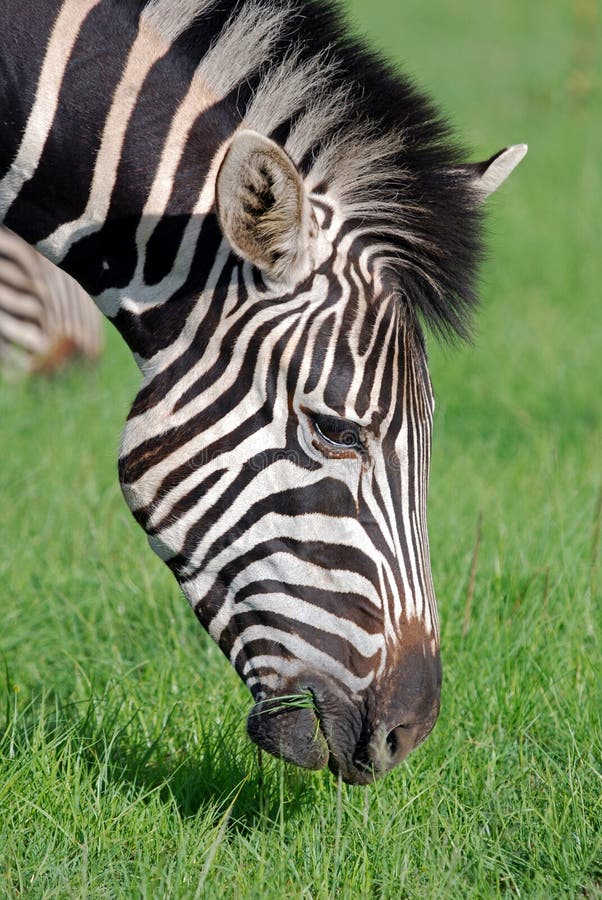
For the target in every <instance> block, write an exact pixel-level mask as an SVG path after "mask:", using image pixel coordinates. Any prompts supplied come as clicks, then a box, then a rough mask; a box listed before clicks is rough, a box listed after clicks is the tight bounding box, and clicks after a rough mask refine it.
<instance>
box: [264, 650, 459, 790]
mask: <svg viewBox="0 0 602 900" xmlns="http://www.w3.org/2000/svg"><path fill="white" fill-rule="evenodd" d="M434 671H435V680H434V681H433V682H431V686H430V688H429V690H428V692H427V693H428V697H426V696H423V697H422V698H421V702H420V713H419V714H412V713H410V714H408V713H407V710H408V706H407V703H405V702H404V703H403V704H402V705H403V707H404V710H405V714H404V712H402V708H401V705H400V704H394V705H393V706H392V705H391V704H390V703H386V704H384V706H385V708H386V712H385V714H384V715H383V710H382V709H381V710H380V712H378V711H377V710H378V709H379V707H380V706H381V704H379V703H376V704H375V702H374V701H375V697H374V695H371V696H356V697H351V696H350V695H348V694H347V693H346V692H345V691H344V690H343V689H342V688H341V687H339V686H338V685H335V683H334V682H333V681H331V680H330V679H327V678H325V677H324V676H323V675H320V674H318V673H314V672H309V673H307V674H306V676H305V677H303V676H300V677H298V678H296V679H295V680H294V682H287V683H285V684H283V685H282V686H281V687H280V689H279V690H278V691H276V692H274V693H273V694H272V696H269V697H263V698H262V699H261V700H260V701H259V702H257V703H256V704H255V706H254V707H253V708H252V710H251V712H250V713H249V716H248V718H247V732H248V735H249V737H250V738H251V740H252V741H253V742H254V743H255V744H257V745H258V746H259V747H260V748H261V749H263V750H266V751H267V752H268V753H271V754H272V755H273V756H276V757H279V758H280V759H284V760H286V761H287V762H291V763H294V764H295V765H297V766H302V767H303V768H306V769H323V768H324V767H325V766H326V765H328V767H329V768H330V770H331V772H332V773H333V774H334V775H335V776H340V777H341V778H342V780H343V781H344V782H346V783H347V784H355V785H362V784H371V783H372V782H374V781H376V780H377V779H378V778H380V777H382V776H383V775H385V774H386V773H387V772H389V771H390V770H391V769H393V768H394V767H395V766H397V765H398V764H399V763H401V762H402V761H403V760H404V759H405V758H406V757H407V756H408V754H409V753H410V752H411V751H412V750H413V749H414V748H415V747H417V746H418V744H420V743H422V741H424V740H425V738H426V737H427V736H428V734H429V733H430V731H431V729H432V728H433V726H434V724H435V721H436V719H437V715H438V713H439V692H440V683H441V679H440V671H441V670H440V666H439V664H438V660H437V664H436V666H435V670H434ZM300 697H304V699H305V700H306V702H307V705H304V706H295V705H294V704H295V702H296V701H297V700H298V698H300ZM425 701H426V702H425ZM415 713H418V710H417V709H416V710H415Z"/></svg>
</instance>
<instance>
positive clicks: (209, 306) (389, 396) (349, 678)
mask: <svg viewBox="0 0 602 900" xmlns="http://www.w3.org/2000/svg"><path fill="white" fill-rule="evenodd" d="M522 152H523V151H522V150H521V149H518V150H517V149H511V150H509V151H506V152H505V153H502V154H501V155H499V156H498V157H495V158H494V159H493V160H491V161H490V162H489V163H488V164H484V165H483V166H481V167H474V169H469V168H466V169H464V170H462V171H460V170H458V171H457V172H456V173H455V175H454V177H455V178H456V179H457V180H459V181H460V182H462V184H465V185H468V187H466V188H465V191H468V192H469V193H470V195H471V196H473V197H478V195H479V194H482V195H485V194H486V193H488V192H490V191H491V190H493V189H494V188H495V187H496V186H497V184H498V183H499V182H500V181H501V180H503V178H504V177H505V175H506V174H507V173H508V171H509V170H510V169H511V168H512V167H513V165H514V164H516V162H517V161H518V158H519V157H520V155H521V153H522ZM215 173H216V174H215V181H214V183H215V188H214V190H215V196H214V201H215V203H214V212H213V213H211V214H210V216H209V217H208V220H207V221H210V222H211V223H212V224H211V227H212V228H214V229H217V228H219V236H220V241H221V243H220V244H219V249H218V251H217V254H216V257H215V262H214V264H213V267H212V269H211V272H210V273H209V274H208V276H207V280H206V284H205V285H204V289H203V291H202V294H201V296H200V298H199V302H198V304H197V305H196V306H195V307H194V308H192V311H191V312H190V314H189V316H188V319H187V322H186V325H185V327H184V329H183V330H182V333H181V335H180V338H179V339H178V341H177V342H176V343H175V344H174V345H172V346H171V347H170V349H169V352H164V354H163V356H162V357H161V360H160V362H158V361H157V360H156V359H155V360H151V362H150V364H149V365H148V366H147V372H146V380H145V384H144V386H143V388H142V390H141V392H140V394H139V396H138V398H137V400H136V402H135V404H134V407H133V409H132V413H131V414H130V418H129V420H128V424H127V426H126V430H125V433H124V439H123V446H122V453H121V459H120V475H121V483H122V488H123V491H124V495H125V497H126V500H127V502H128V504H129V505H130V507H131V509H132V510H133V512H134V514H135V516H136V518H137V519H138V521H139V522H140V523H141V524H142V525H143V527H144V528H145V530H146V532H147V534H148V537H149V542H150V545H151V547H152V548H153V549H154V550H155V551H156V552H157V553H158V554H159V555H160V556H161V557H162V558H163V559H164V560H165V561H166V562H167V564H168V565H169V566H170V568H171V569H172V571H173V572H174V574H175V576H176V578H177V580H178V582H179V584H180V585H181V587H182V589H183V591H184V593H185V595H186V597H187V598H188V600H189V602H190V603H191V605H192V606H193V608H194V610H195V612H196V615H197V616H198V618H199V620H200V621H201V623H202V624H203V625H204V627H205V628H206V629H207V630H208V631H209V633H210V634H211V635H212V637H213V638H214V639H215V640H216V641H217V643H218V644H219V646H220V648H221V649H222V651H223V652H224V654H225V655H226V656H227V657H228V658H229V659H230V661H231V663H232V664H233V666H234V667H235V669H236V671H237V672H238V673H239V675H240V676H241V678H242V679H243V681H244V682H245V683H246V684H247V686H248V687H249V689H250V691H251V693H252V695H253V697H254V700H255V705H254V707H253V709H252V710H251V713H250V715H249V717H248V723H247V727H248V733H249V735H250V737H251V738H252V739H253V740H254V741H255V742H256V743H257V744H258V745H259V746H260V747H263V748H265V749H266V750H268V751H269V752H271V753H273V754H275V755H277V756H280V757H283V758H284V759H286V760H289V761H292V762H294V763H297V764H298V765H301V766H305V767H308V768H315V769H318V768H321V767H323V766H325V765H326V764H327V763H328V764H329V765H330V767H331V769H332V770H333V771H334V772H335V773H340V775H341V776H342V778H343V779H344V780H345V781H347V782H350V783H364V782H368V781H371V780H372V779H373V778H375V777H378V776H379V775H381V774H383V773H385V772H387V771H388V770H390V769H391V768H392V767H393V766H395V765H396V764H397V763H399V762H400V761H401V760H403V759H404V758H405V756H407V754H408V753H409V752H410V751H411V750H412V749H413V748H414V747H415V746H416V745H417V744H419V743H420V742H421V741H423V740H424V739H425V737H426V736H427V735H428V733H429V732H430V730H431V729H432V727H433V725H434V723H435V720H436V718H437V714H438V710H439V695H440V686H441V665H440V657H439V629H438V617H437V609H436V604H435V596H434V591H433V585H432V580H431V571H430V560H429V547H428V538H427V528H426V498H427V482H428V469H429V457H430V449H431V427H432V415H433V406H434V402H433V393H432V388H431V383H430V379H429V375H428V370H427V363H426V356H425V349H424V344H423V340H422V337H421V331H420V328H419V326H418V324H417V321H416V318H415V312H414V311H413V310H412V306H411V304H410V303H409V302H408V298H407V296H406V289H407V286H406V285H404V283H403V280H402V279H401V278H400V276H399V274H398V273H395V272H393V271H392V270H391V269H390V267H389V265H388V257H387V253H386V252H385V250H384V249H383V248H384V247H385V246H386V245H385V244H384V243H379V242H375V241H374V238H373V237H371V236H370V235H369V234H367V233H366V229H365V228H364V226H363V221H362V219H361V218H358V219H357V220H355V221H353V220H350V219H349V218H348V217H347V218H345V217H344V216H343V215H342V214H341V212H340V210H339V209H338V208H337V205H336V203H335V202H333V201H332V199H331V198H329V195H328V192H326V193H324V192H321V191H320V190H319V189H313V190H312V189H311V188H310V186H309V185H308V183H307V179H305V178H304V177H303V176H302V175H301V174H300V171H299V169H298V168H297V166H296V165H295V164H294V163H293V162H292V161H291V159H290V158H289V156H288V155H287V154H286V153H285V152H284V150H283V149H282V148H281V147H280V146H279V145H278V144H276V143H275V142H274V141H272V140H270V139H268V138H265V137H262V136H260V135H259V134H257V133H256V132H253V131H250V130H244V129H243V130H239V131H238V132H236V133H235V135H234V137H233V138H232V139H231V140H230V141H229V142H227V143H226V145H225V147H224V148H223V149H222V151H221V153H219V154H218V157H217V162H216V165H215Z"/></svg>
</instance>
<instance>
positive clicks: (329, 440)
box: [307, 410, 367, 459]
mask: <svg viewBox="0 0 602 900" xmlns="http://www.w3.org/2000/svg"><path fill="white" fill-rule="evenodd" d="M307 417H308V419H309V423H310V426H311V430H312V433H313V435H314V439H315V440H314V446H316V444H318V445H319V449H320V450H321V451H322V452H323V453H324V454H325V455H326V456H329V457H331V458H335V459H336V458H340V457H341V456H342V457H348V456H349V455H350V454H351V453H353V454H361V455H365V454H366V453H367V449H366V444H365V439H364V434H363V428H362V426H361V425H358V424H357V423H356V422H351V421H350V420H349V419H339V418H337V417H335V416H325V415H322V414H321V413H315V412H310V411H309V410H308V411H307Z"/></svg>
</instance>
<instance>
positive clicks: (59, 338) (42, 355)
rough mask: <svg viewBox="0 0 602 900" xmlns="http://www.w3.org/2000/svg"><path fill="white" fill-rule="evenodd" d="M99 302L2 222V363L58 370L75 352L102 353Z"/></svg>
mask: <svg viewBox="0 0 602 900" xmlns="http://www.w3.org/2000/svg"><path fill="white" fill-rule="evenodd" d="M102 346H103V325H102V316H101V314H100V312H99V311H98V308H97V307H96V306H95V305H94V304H93V303H92V301H91V300H90V298H89V297H88V296H87V295H86V294H85V292H84V291H83V290H82V289H81V288H80V286H79V285H78V284H77V282H75V281H74V280H73V279H72V278H70V277H69V276H68V275H66V274H65V273H64V272H62V271H61V270H60V269H58V268H57V267H56V266H55V265H53V264H52V263H50V262H49V261H48V260H47V259H46V258H45V257H43V256H41V255H40V254H39V253H37V252H36V251H35V250H34V249H33V248H32V247H30V246H29V245H28V244H26V243H25V242H24V241H23V240H22V239H21V238H19V237H17V235H15V234H13V233H12V232H10V231H8V230H7V229H6V228H0V365H1V366H2V368H4V369H6V370H7V372H8V373H9V374H11V373H14V372H19V371H22V372H30V373H35V372H44V373H47V374H50V373H52V372H53V371H55V370H56V369H58V368H60V367H61V366H62V365H63V364H64V363H65V362H67V361H68V360H70V359H72V358H74V357H81V356H83V357H86V358H88V359H97V358H98V356H99V355H100V353H101V352H102Z"/></svg>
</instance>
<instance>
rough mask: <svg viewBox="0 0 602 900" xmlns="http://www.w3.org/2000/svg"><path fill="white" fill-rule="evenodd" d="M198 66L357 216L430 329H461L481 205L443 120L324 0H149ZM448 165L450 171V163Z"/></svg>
mask: <svg viewBox="0 0 602 900" xmlns="http://www.w3.org/2000/svg"><path fill="white" fill-rule="evenodd" d="M143 17H144V19H145V20H146V21H147V22H148V23H149V24H150V25H151V26H152V27H153V28H154V30H155V31H157V32H159V33H160V34H161V35H162V36H163V37H164V38H165V39H166V40H168V41H169V42H174V41H178V43H181V44H182V45H183V47H184V48H185V52H186V54H187V56H188V58H189V59H190V57H191V56H192V59H193V60H194V62H195V63H197V62H198V68H197V70H196V76H195V77H197V78H198V79H200V80H201V81H202V82H203V83H204V84H205V85H208V86H209V87H210V89H211V90H212V91H213V92H214V93H215V95H216V96H217V97H218V98H220V101H225V102H228V103H229V104H230V105H231V107H232V109H233V111H234V113H235V115H236V117H237V119H238V120H239V121H240V122H241V124H242V125H244V127H247V128H252V129H254V130H256V131H258V132H260V133H262V134H264V135H266V136H268V137H272V138H273V139H274V140H276V141H278V142H279V143H280V144H281V145H282V146H283V147H284V148H285V150H286V151H287V152H288V154H289V155H290V157H291V158H292V159H293V161H294V162H295V163H296V164H297V166H298V167H299V169H300V170H301V172H302V173H303V175H304V176H305V178H306V182H307V185H308V187H309V189H310V190H312V191H314V192H318V193H319V192H323V193H327V194H328V196H330V197H332V198H333V199H334V201H335V202H336V203H337V204H338V205H339V207H340V208H341V211H342V214H343V216H344V218H345V220H347V221H349V222H350V223H351V224H352V225H353V226H356V227H358V226H359V227H361V228H362V229H363V230H364V232H365V235H366V237H367V239H368V240H369V241H370V243H371V244H372V245H373V246H375V248H377V249H378V253H379V256H381V257H382V258H383V259H384V261H385V264H386V265H387V266H388V267H390V268H392V269H393V270H394V271H395V273H396V274H397V276H398V279H400V280H401V285H400V295H401V296H402V297H403V298H404V299H405V301H406V303H407V304H408V307H409V309H410V310H413V311H418V312H419V313H420V314H421V315H422V317H423V318H424V319H425V321H426V322H427V324H428V325H430V326H431V327H432V328H433V329H434V330H435V331H436V332H438V333H439V334H441V335H444V336H446V337H453V336H455V335H459V336H461V337H466V336H468V334H469V332H470V313H471V310H472V308H473V306H474V305H475V303H476V292H475V284H476V274H477V268H478V264H479V262H480V259H481V256H482V242H481V231H482V228H481V225H482V218H481V214H480V212H479V209H478V203H477V199H476V197H475V195H474V193H473V190H472V188H471V184H470V181H469V179H468V178H467V177H465V176H463V175H462V174H461V172H459V171H458V169H457V167H458V166H459V165H460V163H461V161H462V156H463V154H462V153H461V151H460V148H459V147H458V145H457V144H456V142H455V140H454V139H453V138H452V136H451V132H450V128H449V125H448V123H447V122H446V121H445V120H444V119H443V118H442V117H441V116H440V114H439V113H438V111H437V110H436V109H435V108H434V106H433V105H432V103H431V102H430V100H429V99H428V98H426V97H425V96H424V95H423V94H422V93H420V92H419V91H418V90H417V89H416V88H415V86H414V85H413V83H412V82H411V81H410V80H409V79H408V78H407V77H405V76H402V75H400V74H399V73H398V72H397V71H396V70H395V69H394V67H393V66H392V65H391V64H389V63H388V62H386V61H385V60H383V59H382V58H381V56H380V55H379V54H378V53H376V52H374V51H373V50H371V49H369V48H368V47H367V46H366V45H365V44H364V43H363V42H362V41H361V40H359V39H357V38H355V37H353V36H351V35H350V33H349V31H348V29H347V28H346V27H345V25H344V23H343V21H342V16H341V12H340V10H339V8H338V6H337V5H335V4H334V3H333V2H330V0H328V2H322V0H319V2H318V0H237V2H224V0H148V2H147V3H146V5H145V6H144V9H143ZM454 170H455V171H454Z"/></svg>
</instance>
